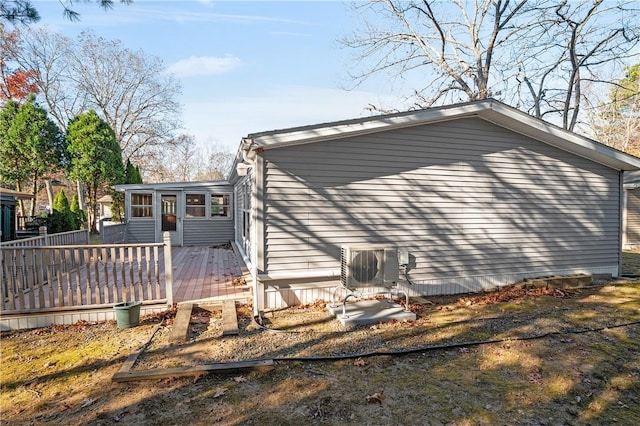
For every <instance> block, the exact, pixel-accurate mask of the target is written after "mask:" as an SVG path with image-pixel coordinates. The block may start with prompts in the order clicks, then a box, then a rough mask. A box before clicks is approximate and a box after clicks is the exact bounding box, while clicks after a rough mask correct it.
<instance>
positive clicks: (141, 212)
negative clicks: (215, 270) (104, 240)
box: [114, 182, 234, 246]
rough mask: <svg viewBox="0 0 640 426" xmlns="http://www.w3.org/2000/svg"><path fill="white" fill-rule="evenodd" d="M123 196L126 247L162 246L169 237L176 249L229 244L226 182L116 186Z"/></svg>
mask: <svg viewBox="0 0 640 426" xmlns="http://www.w3.org/2000/svg"><path fill="white" fill-rule="evenodd" d="M114 188H115V190H116V191H121V192H124V194H125V195H124V197H125V200H124V204H125V221H126V223H127V225H126V232H125V241H126V242H129V243H150V242H162V233H163V232H164V231H169V232H170V233H171V242H172V244H173V245H176V246H183V245H185V246H189V245H213V244H221V243H225V242H228V241H231V240H233V238H234V235H233V229H234V227H233V215H232V210H233V209H232V193H233V187H232V186H231V185H230V184H229V183H228V182H181V183H155V184H129V185H116V186H114Z"/></svg>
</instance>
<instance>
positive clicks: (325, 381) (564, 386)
mask: <svg viewBox="0 0 640 426" xmlns="http://www.w3.org/2000/svg"><path fill="white" fill-rule="evenodd" d="M639 265H640V263H639ZM411 309H412V310H413V311H414V312H415V313H416V314H417V315H418V319H417V320H416V321H414V322H404V323H398V322H395V323H387V324H377V325H374V326H362V327H351V328H345V327H343V326H341V325H340V323H339V322H338V321H337V320H336V319H334V318H333V317H331V316H330V315H329V314H327V312H326V310H325V309H324V305H323V304H322V303H317V304H315V305H313V306H306V307H298V308H292V309H286V310H282V311H278V312H273V313H270V314H268V315H265V317H264V318H263V324H262V325H263V326H262V327H260V326H258V325H256V323H255V322H253V321H252V318H251V315H250V312H251V307H250V306H241V307H239V308H238V310H237V312H238V319H239V328H240V332H239V334H238V335H237V336H224V337H223V336H222V319H221V313H220V311H219V310H217V309H211V310H205V309H198V310H195V311H194V313H193V315H192V318H191V324H190V330H189V331H190V335H189V340H188V341H187V342H185V343H181V344H170V343H169V341H168V336H169V334H170V330H171V327H172V324H173V315H174V312H167V313H164V314H160V315H154V316H148V317H145V318H143V320H142V321H141V324H140V325H139V326H137V327H134V328H130V329H119V328H117V326H116V324H115V322H105V323H98V324H89V323H79V324H75V325H73V326H53V327H47V328H42V329H35V330H27V331H20V332H13V333H5V334H3V335H2V341H1V343H2V347H1V349H2V353H1V365H0V372H1V390H2V398H0V413H1V420H0V421H1V423H2V424H3V425H4V424H7V425H9V424H10V425H29V424H38V425H42V424H44V425H47V424H51V425H54V424H55V425H58V424H65V425H80V424H89V425H111V424H127V425H129V424H131V425H133V424H135V425H156V424H163V425H174V424H176V425H177V424H187V423H188V424H203V425H205V424H206V425H212V424H220V425H299V424H304V423H306V424H313V425H333V424H337V423H342V424H354V425H431V424H433V425H441V424H447V425H484V424H491V425H493V424H498V425H511V424H523V425H558V424H570V425H571V424H575V425H583V424H587V425H590V424H593V425H600V424H621V425H630V424H637V421H638V419H639V418H640V280H619V281H615V282H609V283H602V285H599V286H595V287H591V288H582V289H562V290H554V289H517V288H510V289H503V290H501V291H499V292H495V293H483V294H477V295H463V296H455V297H453V296H450V297H437V298H431V299H429V303H424V304H417V303H415V304H412V305H411ZM143 347H144V348H145V351H144V352H143V353H142V355H141V356H140V357H139V359H138V362H137V363H136V364H135V365H134V367H133V369H132V371H147V370H149V369H156V368H174V367H188V366H196V365H203V364H210V363H218V362H232V361H239V360H252V359H253V360H255V359H273V360H275V368H273V369H270V370H267V371H249V370H247V371H236V372H233V373H223V374H210V375H196V376H192V377H172V376H170V375H169V376H167V377H163V378H160V379H154V380H145V381H133V382H125V383H116V382H114V381H112V376H113V375H114V374H115V373H116V372H118V370H119V369H120V368H121V366H122V363H123V362H124V361H125V360H126V359H127V357H128V356H129V355H130V354H132V353H135V352H136V351H138V350H139V349H141V348H143Z"/></svg>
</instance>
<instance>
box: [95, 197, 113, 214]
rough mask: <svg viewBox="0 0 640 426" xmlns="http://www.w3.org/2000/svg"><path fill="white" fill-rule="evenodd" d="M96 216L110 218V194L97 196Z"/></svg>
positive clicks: (111, 202) (111, 201)
mask: <svg viewBox="0 0 640 426" xmlns="http://www.w3.org/2000/svg"><path fill="white" fill-rule="evenodd" d="M97 203H98V217H99V218H100V219H111V216H112V213H111V204H113V199H112V198H111V195H103V196H102V197H100V198H98V200H97Z"/></svg>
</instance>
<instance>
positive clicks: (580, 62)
mask: <svg viewBox="0 0 640 426" xmlns="http://www.w3.org/2000/svg"><path fill="white" fill-rule="evenodd" d="M639 6H640V5H639V4H638V3H637V2H628V1H604V0H592V1H581V2H569V1H561V2H547V4H546V7H545V8H540V9H539V12H540V13H539V17H538V20H539V28H540V29H542V31H541V32H539V33H538V35H539V38H538V41H537V43H535V44H533V46H531V45H523V46H522V47H521V48H520V49H518V50H517V51H516V52H517V55H516V56H515V57H513V61H514V63H516V64H518V71H519V72H518V75H517V80H518V82H519V83H521V85H520V89H523V90H522V91H520V92H519V96H520V99H521V100H522V105H523V106H525V107H527V108H528V110H529V112H530V113H533V114H534V115H536V116H537V117H546V116H554V115H555V116H558V117H559V118H560V120H561V125H562V127H563V128H565V129H569V130H574V129H575V128H576V125H577V124H578V122H579V119H580V116H581V112H582V111H581V108H582V105H583V104H585V102H586V103H587V104H592V103H593V102H594V100H593V99H588V96H589V95H588V94H587V92H585V88H586V87H587V86H588V87H589V89H590V90H589V92H588V93H589V94H590V95H591V96H596V95H597V94H598V93H599V92H600V91H602V90H605V91H606V90H610V89H611V88H612V86H613V85H614V84H615V82H613V81H611V79H608V78H603V77H602V76H603V75H608V74H610V71H611V69H621V68H622V67H624V66H625V64H627V61H628V60H633V59H634V58H636V57H637V53H636V52H635V48H636V47H637V46H638V44H639V42H640V19H638V14H639V12H640V7H639ZM627 65H628V64H627ZM598 86H603V87H602V88H601V89H600V90H599V89H598Z"/></svg>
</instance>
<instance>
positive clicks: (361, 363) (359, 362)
mask: <svg viewBox="0 0 640 426" xmlns="http://www.w3.org/2000/svg"><path fill="white" fill-rule="evenodd" d="M353 365H355V366H356V367H366V365H367V361H365V360H364V359H363V358H357V359H356V360H355V361H354V362H353Z"/></svg>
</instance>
